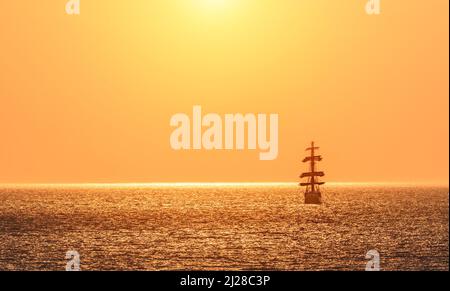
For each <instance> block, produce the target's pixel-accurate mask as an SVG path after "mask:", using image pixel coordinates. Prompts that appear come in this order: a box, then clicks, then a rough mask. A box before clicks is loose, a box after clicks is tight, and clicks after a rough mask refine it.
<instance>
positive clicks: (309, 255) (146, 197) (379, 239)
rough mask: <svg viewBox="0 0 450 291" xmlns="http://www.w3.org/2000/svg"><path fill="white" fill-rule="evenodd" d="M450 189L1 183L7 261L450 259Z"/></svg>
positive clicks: (96, 265)
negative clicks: (319, 200) (316, 197)
mask: <svg viewBox="0 0 450 291" xmlns="http://www.w3.org/2000/svg"><path fill="white" fill-rule="evenodd" d="M448 191H449V190H448V188H447V187H428V186H427V187H417V186H360V185H359V186H358V185H353V186H351V185H350V186H342V185H341V186H328V187H325V190H324V200H325V203H324V205H322V206H311V205H304V204H303V195H302V193H301V191H300V189H299V188H298V187H296V186H294V185H287V184H284V185H281V184H272V185H263V184H261V185H234V186H231V185H210V186H207V185H204V186H198V185H197V186H193V185H184V186H183V185H178V186H162V185H160V186H158V185H147V186H145V185H141V186H139V185H135V186H113V185H111V186H106V185H105V186H100V185H98V186H95V185H84V186H76V185H74V186H27V187H24V186H0V270H64V269H65V266H66V263H67V261H66V260H65V254H66V252H67V251H71V250H75V251H77V252H79V253H80V255H81V264H82V265H81V268H82V270H180V269H181V270H364V269H365V266H366V263H367V261H366V259H365V255H366V253H367V251H369V250H372V249H374V250H377V251H378V252H379V253H380V254H381V268H382V269H384V270H448V269H449V240H448V239H449V195H448Z"/></svg>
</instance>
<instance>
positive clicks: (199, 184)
mask: <svg viewBox="0 0 450 291" xmlns="http://www.w3.org/2000/svg"><path fill="white" fill-rule="evenodd" d="M298 183H299V182H137V183H136V182H122V183H121V182H117V183H106V182H105V183H101V182H100V183H95V182H85V183H67V182H66V183H57V182H55V183H0V187H70V186H72V187H74V186H77V187H87V186H90V187H189V186H190V187H212V186H216V187H217V186H222V187H233V186H234V187H235V186H294V185H295V186H298ZM326 185H329V186H383V185H390V186H441V187H443V186H445V187H448V186H449V182H448V181H446V182H433V181H430V182H336V181H334V182H326ZM325 187H326V186H325Z"/></svg>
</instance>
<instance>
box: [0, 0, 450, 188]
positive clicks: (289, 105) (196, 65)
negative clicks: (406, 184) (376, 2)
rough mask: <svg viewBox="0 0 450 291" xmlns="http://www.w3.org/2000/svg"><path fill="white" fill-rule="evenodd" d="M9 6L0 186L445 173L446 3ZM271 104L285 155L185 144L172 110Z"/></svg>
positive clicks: (0, 103)
mask: <svg viewBox="0 0 450 291" xmlns="http://www.w3.org/2000/svg"><path fill="white" fill-rule="evenodd" d="M65 2H66V1H65V0H45V1H28V0H15V1H0V182H4V183H14V182H43V183H48V182H165V181H175V182H177V181H178V182H198V181H202V182H214V181H217V182H218V181H296V180H297V177H298V175H299V174H300V172H302V171H303V170H305V168H304V165H302V164H301V163H300V162H301V160H302V158H303V155H304V154H305V152H304V148H306V147H307V146H308V144H309V143H310V141H311V140H312V139H314V140H315V141H316V142H317V143H318V144H319V145H320V146H321V154H322V155H323V156H324V158H325V159H324V161H323V163H322V165H321V169H323V170H325V171H326V173H327V177H326V180H331V181H414V182H446V183H448V175H449V128H448V122H449V111H448V107H449V104H448V103H449V82H448V78H449V59H448V58H449V46H448V45H449V39H448V35H449V31H448V26H449V23H448V21H449V14H448V13H449V12H448V11H449V7H448V6H449V1H448V0H429V1H423V0H395V1H382V14H381V15H379V16H368V15H367V14H366V13H365V10H364V5H365V3H366V2H367V1H366V0H345V1H335V0H328V1H325V0H302V1H298V0H170V1H168V0H159V1H158V0H155V1H151V0H133V1H123V0H96V1H83V0H82V7H81V15H79V16H68V15H66V14H65V10H64V6H65ZM194 105H201V106H202V108H203V110H204V111H205V112H214V113H220V114H225V113H236V112H240V113H247V112H249V113H259V112H261V113H278V114H279V119H280V125H279V143H280V144H279V157H278V159H277V160H275V161H260V160H259V159H258V151H243V152H239V151H229V152H223V151H215V152H207V151H198V152H193V151H192V152H177V151H174V150H172V149H171V147H170V142H169V138H170V134H171V132H172V129H171V127H170V124H169V121H170V118H171V116H172V115H173V114H175V113H179V112H186V113H190V112H191V111H192V107H193V106H194Z"/></svg>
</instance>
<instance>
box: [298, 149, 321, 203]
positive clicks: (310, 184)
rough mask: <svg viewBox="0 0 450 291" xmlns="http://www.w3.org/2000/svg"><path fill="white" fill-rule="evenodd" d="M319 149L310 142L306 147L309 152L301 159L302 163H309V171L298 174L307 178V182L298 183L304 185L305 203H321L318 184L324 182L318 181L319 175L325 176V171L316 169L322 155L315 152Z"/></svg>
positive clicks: (302, 177)
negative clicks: (309, 145)
mask: <svg viewBox="0 0 450 291" xmlns="http://www.w3.org/2000/svg"><path fill="white" fill-rule="evenodd" d="M319 149H320V148H319V147H316V145H315V144H314V142H312V143H311V147H309V148H307V149H306V151H308V152H310V154H309V156H307V157H306V158H305V159H304V160H303V163H309V172H306V173H302V174H301V175H300V178H301V179H304V178H307V182H305V183H300V186H302V187H306V191H305V204H322V193H321V192H320V186H321V185H324V184H325V182H320V181H319V177H323V176H325V173H324V172H321V171H317V164H318V162H320V161H322V156H320V155H317V154H316V153H317V151H318V150H319Z"/></svg>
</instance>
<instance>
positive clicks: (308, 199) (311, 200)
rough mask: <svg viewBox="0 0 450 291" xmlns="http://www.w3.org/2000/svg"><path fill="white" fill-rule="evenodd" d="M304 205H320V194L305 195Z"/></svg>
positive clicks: (310, 193)
mask: <svg viewBox="0 0 450 291" xmlns="http://www.w3.org/2000/svg"><path fill="white" fill-rule="evenodd" d="M305 204H322V194H321V193H320V192H309V193H305Z"/></svg>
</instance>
